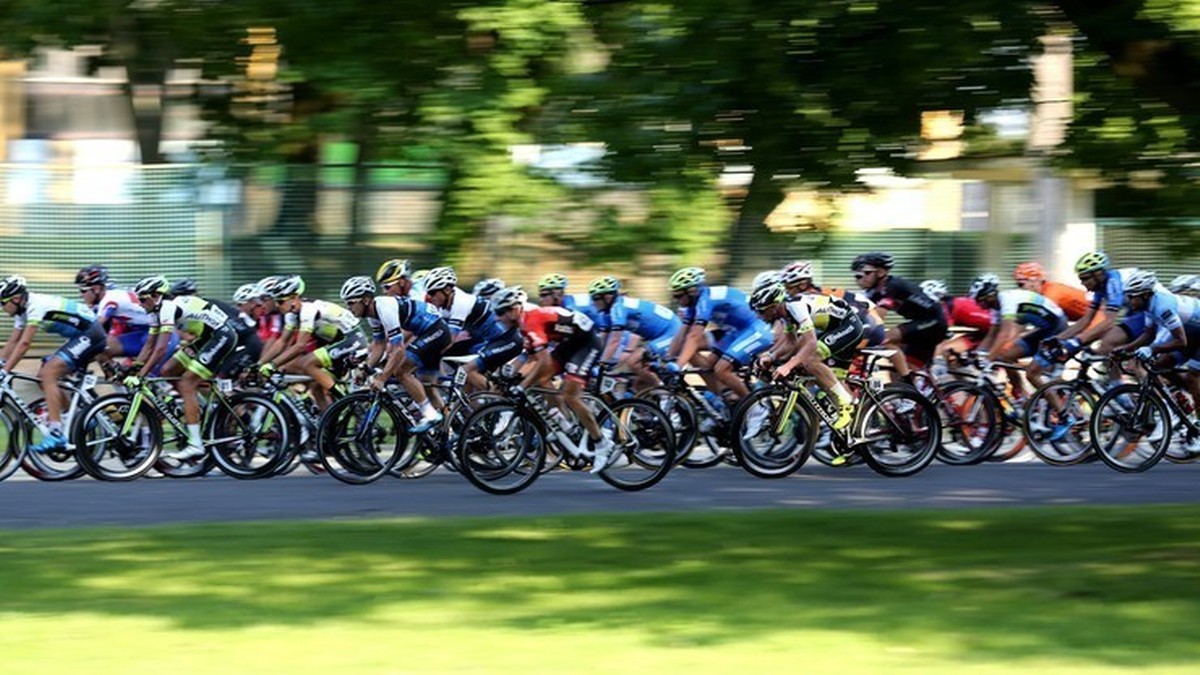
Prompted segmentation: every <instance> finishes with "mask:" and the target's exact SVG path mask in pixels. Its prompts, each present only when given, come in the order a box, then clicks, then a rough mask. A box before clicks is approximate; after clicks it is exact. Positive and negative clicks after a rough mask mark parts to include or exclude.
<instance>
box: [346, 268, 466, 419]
mask: <svg viewBox="0 0 1200 675" xmlns="http://www.w3.org/2000/svg"><path fill="white" fill-rule="evenodd" d="M340 295H341V298H342V301H343V302H345V303H346V307H348V308H350V311H351V312H352V313H353V314H354V316H356V317H358V318H360V319H362V318H365V319H366V320H367V325H368V326H370V328H371V339H372V351H375V347H376V345H379V346H383V349H381V350H380V352H381V353H380V355H381V356H383V357H384V361H383V363H384V366H383V371H382V372H380V373H379V375H377V376H376V377H374V378H373V379H372V380H371V387H372V388H373V389H382V388H383V386H384V385H385V384H386V383H387V381H388V380H389V379H390V378H393V377H395V378H398V379H399V380H400V384H401V385H402V386H403V387H404V390H405V391H406V392H408V395H409V396H410V397H412V400H413V402H415V403H416V404H417V405H418V406H419V407H420V409H421V419H420V420H418V421H417V422H416V424H414V425H413V427H412V428H411V429H409V431H411V432H412V433H415V434H419V433H424V432H426V431H428V430H429V429H431V428H433V426H434V425H435V424H437V423H438V422H441V421H442V414H441V413H440V412H438V411H437V410H436V409H435V408H434V407H433V405H432V404H431V403H430V402H429V398H428V397H427V396H426V395H425V387H424V386H422V384H421V381H420V380H418V379H417V377H416V374H415V372H416V371H417V370H426V371H429V370H434V369H436V368H437V366H438V362H439V361H440V360H441V358H442V352H443V351H445V349H446V347H448V346H449V345H450V329H449V328H448V327H447V326H446V322H445V321H442V318H441V317H440V316H438V313H437V311H436V310H434V309H433V308H432V307H430V306H428V305H426V304H425V303H423V302H421V301H419V300H413V299H412V298H409V297H403V296H400V297H397V296H391V295H382V296H376V295H375V282H373V281H371V278H370V277H362V276H359V277H350V278H349V279H347V280H346V283H344V284H342V291H341V294H340ZM406 332H407V333H410V334H411V335H412V336H413V339H412V341H411V342H409V343H408V344H407V345H406V344H405V341H404V334H405V333H406ZM384 345H386V346H384ZM373 356H374V355H373ZM379 360H380V359H378V358H373V359H372V360H371V364H372V365H374V364H375V363H378V362H379Z"/></svg>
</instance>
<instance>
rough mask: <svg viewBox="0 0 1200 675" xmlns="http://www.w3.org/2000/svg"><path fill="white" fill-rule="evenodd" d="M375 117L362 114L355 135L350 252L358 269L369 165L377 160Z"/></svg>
mask: <svg viewBox="0 0 1200 675" xmlns="http://www.w3.org/2000/svg"><path fill="white" fill-rule="evenodd" d="M372 121H373V114H372V111H371V110H370V109H368V108H364V109H362V110H360V111H359V114H358V117H357V119H356V124H357V127H356V129H355V133H354V142H355V144H356V145H357V146H358V153H357V154H356V155H355V157H354V184H353V185H352V186H351V190H352V197H351V202H350V241H349V243H350V250H351V251H352V253H351V255H352V256H353V257H354V263H355V269H361V268H362V267H363V265H362V263H363V261H362V260H361V257H362V256H363V255H364V253H365V251H364V250H363V248H364V247H362V246H360V244H361V243H362V242H363V240H364V237H365V235H364V231H365V230H366V228H367V225H368V223H367V218H368V213H367V200H368V198H369V197H370V194H371V169H370V163H371V162H372V161H373V160H374V159H375V154H376V153H375V137H376V133H375V131H376V129H375V125H374V124H373V123H372Z"/></svg>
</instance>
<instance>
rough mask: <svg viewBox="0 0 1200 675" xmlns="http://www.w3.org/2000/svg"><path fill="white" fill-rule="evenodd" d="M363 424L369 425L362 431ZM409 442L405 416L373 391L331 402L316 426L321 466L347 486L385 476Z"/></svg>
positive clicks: (361, 483)
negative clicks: (374, 407)
mask: <svg viewBox="0 0 1200 675" xmlns="http://www.w3.org/2000/svg"><path fill="white" fill-rule="evenodd" d="M377 404H378V406H379V407H378V409H375V410H373V406H375V405H377ZM364 422H365V423H367V424H369V427H368V428H367V429H366V431H365V432H364V431H363V430H362V429H360V428H359V427H360V425H361V424H363V423H364ZM389 430H390V431H389ZM408 442H409V433H408V423H407V421H406V418H405V416H404V415H403V414H402V413H401V412H400V410H399V409H398V408H397V407H396V406H395V405H394V404H393V403H392V402H391V401H389V400H387V398H385V397H383V396H380V395H378V394H377V393H376V392H373V391H367V390H362V391H356V392H354V393H351V394H347V395H346V396H343V397H342V398H340V399H338V400H337V401H334V403H333V404H332V405H330V406H329V408H327V409H326V410H325V413H324V414H322V415H321V420H320V422H319V423H318V424H317V454H318V456H319V457H320V458H321V465H322V466H324V467H325V471H326V472H327V473H328V474H329V475H331V476H333V477H334V478H335V479H337V480H339V481H341V482H343V483H346V484H347V485H366V484H367V483H373V482H375V481H377V480H379V479H380V478H382V477H383V476H385V475H387V474H388V472H390V471H391V469H392V467H393V466H395V464H396V462H397V461H398V460H399V459H400V458H401V456H402V454H403V453H404V452H406V451H407V450H406V448H407V446H408ZM389 449H390V452H389V451H388V450H389ZM380 450H383V453H382V454H380Z"/></svg>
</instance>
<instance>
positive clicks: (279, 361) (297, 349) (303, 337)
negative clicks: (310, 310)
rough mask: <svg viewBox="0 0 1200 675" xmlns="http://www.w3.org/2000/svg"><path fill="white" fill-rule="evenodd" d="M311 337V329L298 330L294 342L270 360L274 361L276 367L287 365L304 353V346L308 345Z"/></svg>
mask: <svg viewBox="0 0 1200 675" xmlns="http://www.w3.org/2000/svg"><path fill="white" fill-rule="evenodd" d="M311 339H312V333H310V332H309V331H306V330H298V331H296V335H295V338H294V339H293V340H292V344H290V345H288V347H287V349H284V350H283V352H282V353H280V354H279V355H278V356H276V357H275V358H273V359H271V361H270V362H271V363H274V364H275V367H276V368H282V367H284V366H286V365H287V364H288V363H289V362H290V361H292V360H293V359H295V358H296V357H297V356H300V355H301V354H303V353H304V348H305V347H307V346H308V341H309V340H311Z"/></svg>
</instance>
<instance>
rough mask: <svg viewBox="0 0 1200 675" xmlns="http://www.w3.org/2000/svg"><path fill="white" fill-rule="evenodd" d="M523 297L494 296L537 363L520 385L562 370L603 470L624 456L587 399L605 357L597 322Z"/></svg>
mask: <svg viewBox="0 0 1200 675" xmlns="http://www.w3.org/2000/svg"><path fill="white" fill-rule="evenodd" d="M430 274H431V276H432V273H430ZM523 296H524V293H523V292H521V291H520V290H519V289H516V288H506V289H504V290H502V291H500V292H499V293H497V294H496V295H495V296H494V297H493V299H492V300H493V303H494V305H495V308H496V316H497V318H498V319H499V321H500V322H501V323H502V324H504V325H505V326H507V327H509V328H516V327H519V328H520V330H521V332H522V333H523V334H524V336H525V351H526V352H527V353H528V354H529V355H530V358H531V361H532V362H533V364H534V367H533V368H531V369H530V370H529V372H528V373H527V374H526V375H525V378H524V379H523V380H521V384H520V386H521V388H523V389H528V388H530V387H533V386H544V385H546V384H548V383H549V381H550V379H551V378H553V377H554V376H555V375H558V374H562V386H561V387H560V388H559V394H560V395H561V396H562V399H563V401H564V402H565V403H566V404H567V407H569V408H570V409H571V410H572V411H573V412H574V413H575V416H576V417H577V418H578V419H579V421H580V423H581V424H583V428H584V429H586V430H587V434H588V438H590V439H591V442H592V448H593V451H594V452H595V457H594V458H593V460H592V471H591V472H592V473H593V474H596V473H600V472H601V471H603V470H604V469H605V467H607V466H608V465H609V464H610V463H613V462H614V461H615V460H616V458H617V457H620V456H621V455H620V453H616V452H613V450H614V447H615V446H614V444H613V441H612V439H611V438H609V436H608V434H606V433H602V432H601V429H600V425H599V424H598V423H597V422H596V418H595V416H594V415H592V411H591V410H589V409H588V407H587V405H586V404H585V403H584V402H583V396H582V393H583V390H584V388H585V387H586V386H587V382H588V377H589V375H590V374H591V371H592V366H593V365H594V364H595V363H596V359H597V358H599V356H600V338H598V337H597V336H596V333H595V332H594V331H593V330H592V329H593V328H594V327H595V324H594V323H593V322H592V320H591V319H589V318H588V317H587V316H586V315H584V314H583V313H581V312H576V311H572V310H569V309H566V308H564V307H530V308H528V309H526V307H525V303H524V297H523Z"/></svg>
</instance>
